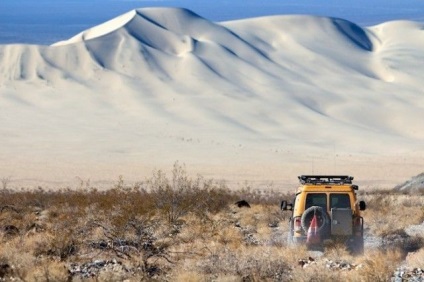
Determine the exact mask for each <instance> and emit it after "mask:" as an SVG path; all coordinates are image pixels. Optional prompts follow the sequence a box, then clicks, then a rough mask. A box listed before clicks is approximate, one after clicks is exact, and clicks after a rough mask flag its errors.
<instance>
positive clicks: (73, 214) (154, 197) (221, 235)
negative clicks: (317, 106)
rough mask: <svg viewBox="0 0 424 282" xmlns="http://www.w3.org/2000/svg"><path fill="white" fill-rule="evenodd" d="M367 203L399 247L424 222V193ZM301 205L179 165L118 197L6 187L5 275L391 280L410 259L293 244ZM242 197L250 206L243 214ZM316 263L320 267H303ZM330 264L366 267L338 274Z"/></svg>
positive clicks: (1, 260)
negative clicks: (292, 227)
mask: <svg viewBox="0 0 424 282" xmlns="http://www.w3.org/2000/svg"><path fill="white" fill-rule="evenodd" d="M362 196H363V198H365V200H367V202H368V209H367V210H366V211H365V212H364V214H363V215H364V217H365V226H366V228H367V233H369V234H372V235H374V236H380V237H381V238H383V237H385V238H389V239H387V240H388V242H389V243H393V242H394V239H393V238H403V237H402V236H405V235H404V233H405V231H404V228H405V227H406V226H408V225H410V224H419V223H421V222H422V220H424V214H423V203H424V202H423V198H422V196H420V197H415V196H412V195H397V194H392V193H388V192H387V193H377V192H375V193H365V194H363V195H362ZM291 198H292V195H290V194H282V193H279V192H278V191H275V190H274V191H272V190H270V191H265V192H263V191H261V192H260V191H259V190H254V189H252V188H250V187H248V186H246V187H244V188H242V190H240V191H235V190H229V189H227V188H226V187H225V185H223V183H222V182H220V183H215V182H213V181H211V180H205V179H203V178H202V177H201V176H197V177H195V178H191V177H189V176H188V174H187V173H186V171H185V168H184V166H181V165H179V164H178V163H176V164H175V165H174V169H173V171H172V175H171V176H170V177H168V176H167V175H166V174H164V173H163V172H161V171H156V172H154V173H153V176H152V177H151V178H150V179H147V180H146V181H144V182H140V183H137V184H136V185H134V186H130V185H127V184H126V183H125V181H124V179H123V177H119V179H118V181H117V182H116V184H115V185H113V187H111V189H108V190H97V189H95V188H92V187H90V185H86V187H81V188H80V189H78V190H71V189H58V190H54V191H53V190H44V189H41V188H39V189H35V190H24V189H23V190H19V191H11V190H7V189H3V190H1V191H0V278H2V277H1V275H2V274H1V273H2V271H3V272H4V277H6V276H5V275H8V277H13V278H14V279H15V280H16V281H20V280H21V281H65V280H67V279H69V280H70V281H123V280H128V281H145V280H152V279H156V280H170V279H171V278H172V280H173V281H212V280H214V281H379V280H380V281H385V280H384V279H388V278H389V277H390V275H391V274H390V272H391V271H393V269H394V268H395V267H396V266H397V265H399V263H400V261H401V260H402V259H403V258H404V257H405V256H406V253H405V250H406V249H405V246H404V245H398V246H397V247H396V248H392V249H390V250H386V251H385V252H383V251H381V250H379V249H373V250H366V252H365V256H359V257H352V256H350V254H349V253H348V252H347V251H346V249H345V248H344V246H343V245H341V244H338V243H337V242H335V243H333V244H329V245H327V246H326V248H325V252H324V253H323V256H322V257H319V256H316V255H315V254H311V253H310V252H309V251H308V250H307V249H306V248H305V247H289V246H286V243H285V241H286V237H287V231H288V219H289V217H290V214H289V213H282V212H281V211H280V209H279V202H280V201H281V200H282V199H291ZM239 200H246V201H248V202H249V205H250V208H248V207H242V208H239V207H238V206H237V205H235V202H237V201H239ZM390 236H393V237H390ZM390 238H392V239H390ZM408 240H409V241H407V240H406V241H402V242H403V243H405V242H409V243H408V244H409V245H410V246H412V245H413V246H415V247H414V250H415V251H416V253H415V254H416V255H414V256H412V255H410V256H409V260H410V261H411V264H413V265H420V264H421V265H422V246H423V242H422V239H419V238H415V237H411V236H410V237H408ZM420 240H421V241H420ZM414 244H415V245H414ZM393 245H394V244H393ZM387 249H389V248H387ZM310 256H312V258H313V259H314V260H315V262H313V263H308V264H307V266H306V267H305V266H304V265H300V264H299V261H302V260H304V259H309V257H310ZM412 257H413V259H412ZM327 260H330V261H338V262H340V261H346V262H349V263H351V264H354V265H362V268H356V269H355V270H351V271H345V270H340V269H329V268H328V267H327ZM2 269H4V270H2ZM12 270H13V271H12ZM0 280H1V279H0Z"/></svg>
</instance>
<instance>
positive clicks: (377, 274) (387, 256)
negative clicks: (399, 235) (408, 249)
mask: <svg viewBox="0 0 424 282" xmlns="http://www.w3.org/2000/svg"><path fill="white" fill-rule="evenodd" d="M402 259H403V254H402V253H401V252H400V251H398V250H389V251H378V250H373V251H370V252H368V253H367V254H366V255H365V256H364V257H363V261H362V264H363V267H362V268H361V269H360V270H359V271H358V274H359V275H360V277H361V279H362V281H367V282H368V281H369V282H371V281H382V282H383V281H390V278H391V277H392V275H393V272H394V271H395V270H396V268H397V266H399V264H400V263H401V262H402Z"/></svg>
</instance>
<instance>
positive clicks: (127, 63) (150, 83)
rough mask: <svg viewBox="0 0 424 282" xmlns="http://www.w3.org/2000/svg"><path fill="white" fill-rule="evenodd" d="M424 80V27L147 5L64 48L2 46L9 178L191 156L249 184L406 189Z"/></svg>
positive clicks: (418, 151) (0, 116)
mask: <svg viewBox="0 0 424 282" xmlns="http://www.w3.org/2000/svg"><path fill="white" fill-rule="evenodd" d="M423 77H424V24H422V23H417V22H408V21H396V22H387V23H382V24H380V25H377V26H373V27H366V28H365V27H360V26H358V25H356V24H354V23H352V22H348V21H346V20H342V19H335V18H323V17H315V16H306V15H305V16H302V15H299V16H272V17H263V18H254V19H245V20H239V21H232V22H223V23H214V22H211V21H208V20H207V19H204V18H202V17H200V16H198V15H196V14H194V13H192V12H191V11H188V10H184V9H176V8H145V9H138V10H134V11H130V12H128V13H126V14H124V15H122V16H120V17H118V18H116V19H112V20H111V21H109V22H106V23H104V24H102V25H99V26H96V27H93V28H91V29H89V30H86V31H83V32H82V33H80V34H78V35H76V36H75V37H73V38H71V39H69V40H66V41H62V42H58V43H56V44H54V45H52V46H38V45H0V136H1V138H0V148H1V153H0V177H6V176H12V179H13V180H14V182H13V183H11V184H13V185H15V186H19V185H45V186H46V185H47V186H50V187H56V186H61V185H62V186H66V185H69V186H71V187H73V186H75V185H77V184H76V183H77V181H76V178H77V177H78V178H81V179H91V181H92V183H96V182H95V181H99V182H98V183H100V181H110V180H116V179H117V178H118V176H119V175H123V176H124V179H127V180H128V181H140V180H143V179H144V178H145V177H146V176H149V175H151V172H152V170H153V169H168V168H170V167H171V166H172V164H173V163H174V162H175V161H177V160H178V161H180V162H181V163H185V164H186V166H187V169H188V171H189V172H191V173H193V174H194V173H201V174H203V175H204V176H206V177H213V178H215V179H226V180H227V181H229V182H230V183H232V184H235V185H241V184H237V183H243V181H245V180H246V181H251V182H252V183H254V184H253V185H268V186H269V185H270V183H271V182H272V183H274V186H273V187H274V189H278V188H280V187H288V186H290V185H291V184H293V183H296V177H297V175H298V174H302V173H346V174H352V175H355V176H356V178H357V179H358V180H359V181H360V182H362V183H363V184H366V185H368V186H370V187H371V186H375V185H376V186H384V185H394V184H395V183H399V182H402V181H403V180H405V179H408V178H409V177H410V176H411V175H416V174H418V173H420V172H422V170H423V165H424V158H423V157H424V125H423V120H424V80H423Z"/></svg>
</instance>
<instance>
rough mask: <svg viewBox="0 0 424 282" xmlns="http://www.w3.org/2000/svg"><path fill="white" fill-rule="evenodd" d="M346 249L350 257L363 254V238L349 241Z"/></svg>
mask: <svg viewBox="0 0 424 282" xmlns="http://www.w3.org/2000/svg"><path fill="white" fill-rule="evenodd" d="M347 248H348V250H349V251H350V253H351V254H352V255H362V254H364V238H363V237H357V238H353V239H351V240H350V241H349V242H348V245H347Z"/></svg>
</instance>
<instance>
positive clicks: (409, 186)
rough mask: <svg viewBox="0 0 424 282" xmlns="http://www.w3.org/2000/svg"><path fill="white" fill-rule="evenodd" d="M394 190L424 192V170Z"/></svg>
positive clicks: (412, 192)
mask: <svg viewBox="0 0 424 282" xmlns="http://www.w3.org/2000/svg"><path fill="white" fill-rule="evenodd" d="M394 190H395V191H399V192H404V193H411V194H414V193H424V172H423V173H421V174H419V175H417V176H414V177H412V178H411V179H409V180H407V181H405V182H404V183H402V184H399V185H397V186H396V187H395V188H394Z"/></svg>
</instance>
